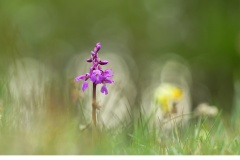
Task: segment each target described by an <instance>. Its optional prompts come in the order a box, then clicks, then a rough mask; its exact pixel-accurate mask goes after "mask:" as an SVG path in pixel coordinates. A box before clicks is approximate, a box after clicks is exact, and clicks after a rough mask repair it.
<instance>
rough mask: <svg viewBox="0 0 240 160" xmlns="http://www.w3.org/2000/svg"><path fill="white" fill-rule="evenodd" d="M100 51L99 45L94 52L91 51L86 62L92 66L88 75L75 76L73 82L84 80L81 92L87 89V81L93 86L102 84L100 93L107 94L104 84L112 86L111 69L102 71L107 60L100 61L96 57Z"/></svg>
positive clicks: (98, 44)
mask: <svg viewBox="0 0 240 160" xmlns="http://www.w3.org/2000/svg"><path fill="white" fill-rule="evenodd" d="M100 49H101V44H100V43H97V44H96V46H95V48H94V50H93V51H91V56H90V58H88V59H87V60H86V62H88V63H92V66H91V67H90V69H89V73H86V74H84V75H80V76H77V77H76V78H75V81H76V82H78V81H80V80H84V82H83V84H82V91H85V90H86V89H87V88H88V80H90V81H92V83H94V84H95V85H98V84H102V87H101V92H102V93H104V94H108V89H107V86H106V84H112V83H114V81H113V80H112V77H113V71H112V70H111V69H106V70H103V69H102V67H101V66H102V65H106V64H108V62H109V61H107V60H100V58H99V57H98V52H99V50H100Z"/></svg>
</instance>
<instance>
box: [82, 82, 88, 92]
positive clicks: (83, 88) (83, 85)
mask: <svg viewBox="0 0 240 160" xmlns="http://www.w3.org/2000/svg"><path fill="white" fill-rule="evenodd" d="M87 88H88V82H87V81H84V82H83V84H82V91H83V92H84V91H85V90H86V89H87Z"/></svg>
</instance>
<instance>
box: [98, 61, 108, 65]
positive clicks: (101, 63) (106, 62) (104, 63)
mask: <svg viewBox="0 0 240 160" xmlns="http://www.w3.org/2000/svg"><path fill="white" fill-rule="evenodd" d="M99 64H100V65H106V64H108V61H107V60H103V61H100V62H99Z"/></svg>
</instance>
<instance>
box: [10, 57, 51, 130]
mask: <svg viewBox="0 0 240 160" xmlns="http://www.w3.org/2000/svg"><path fill="white" fill-rule="evenodd" d="M50 75H51V72H50V70H49V68H47V67H46V65H44V64H43V63H41V62H39V61H37V60H35V59H32V58H22V59H18V60H16V61H14V63H12V64H10V66H9V69H8V84H7V88H8V99H9V107H10V108H8V109H9V112H8V113H9V114H8V115H7V123H8V124H9V125H10V126H11V127H13V128H16V129H24V130H29V129H31V128H32V127H33V126H35V125H36V124H37V123H40V122H41V119H44V115H45V114H44V113H45V111H46V93H47V89H48V85H49V82H50V79H51V76H50Z"/></svg>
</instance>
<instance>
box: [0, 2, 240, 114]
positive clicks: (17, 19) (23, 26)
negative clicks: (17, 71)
mask: <svg viewBox="0 0 240 160" xmlns="http://www.w3.org/2000/svg"><path fill="white" fill-rule="evenodd" d="M96 42H101V43H102V45H103V46H104V47H106V48H107V47H110V46H109V45H111V44H113V46H114V45H115V44H117V45H118V46H120V48H121V47H123V48H127V49H128V50H129V54H131V56H132V57H134V59H135V61H136V64H137V67H138V71H139V74H138V75H139V76H138V77H135V82H136V84H138V85H141V82H139V81H140V80H141V79H142V78H143V77H144V73H145V72H147V69H146V68H147V66H146V65H147V64H148V63H146V61H148V62H151V60H152V59H156V58H158V57H160V56H161V55H162V54H165V53H176V54H179V55H180V56H182V57H183V58H184V59H185V60H186V61H187V62H188V64H189V66H190V70H191V73H192V76H193V84H192V87H191V89H192V97H193V105H194V106H195V105H197V104H198V103H199V102H202V101H206V102H209V103H211V104H215V105H217V106H218V107H221V108H223V109H224V110H225V111H231V110H232V108H233V107H232V106H234V105H236V104H235V101H236V99H237V98H236V97H235V96H236V94H235V93H236V92H237V91H236V87H235V86H236V84H238V83H239V82H238V81H239V79H240V66H239V64H240V57H239V56H240V1H239V0H231V1H228V0H211V1H208V0H118V1H117V0H101V1H99V0H79V1H76V0H68V1H65V0H55V1H53V0H39V1H37V0H35V1H32V0H1V1H0V75H1V76H4V75H5V74H6V72H7V67H8V64H9V63H11V62H12V61H13V60H15V59H18V58H21V57H33V58H35V59H38V60H40V61H42V62H44V63H47V64H49V65H50V66H51V67H52V68H54V69H56V70H57V72H58V74H59V75H61V74H62V73H63V71H64V68H65V66H66V63H67V61H68V60H69V59H70V58H71V57H72V56H74V55H75V54H79V53H81V52H82V51H86V50H90V49H92V48H93V46H94V44H95V43H96ZM104 47H103V49H102V52H104ZM203 86H204V87H203Z"/></svg>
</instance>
